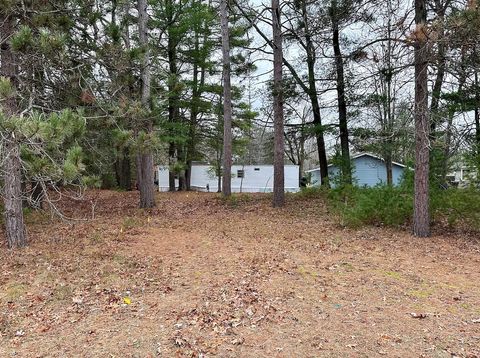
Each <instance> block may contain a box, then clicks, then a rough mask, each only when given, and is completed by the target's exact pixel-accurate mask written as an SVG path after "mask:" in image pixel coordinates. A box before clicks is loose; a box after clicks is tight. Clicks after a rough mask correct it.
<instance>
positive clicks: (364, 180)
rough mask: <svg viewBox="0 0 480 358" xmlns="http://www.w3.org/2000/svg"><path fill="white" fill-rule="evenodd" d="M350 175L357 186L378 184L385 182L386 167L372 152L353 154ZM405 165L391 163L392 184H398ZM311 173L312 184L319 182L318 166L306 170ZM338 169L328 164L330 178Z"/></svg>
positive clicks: (336, 173) (337, 173) (337, 174)
mask: <svg viewBox="0 0 480 358" xmlns="http://www.w3.org/2000/svg"><path fill="white" fill-rule="evenodd" d="M351 160H352V175H353V180H354V183H355V184H356V185H357V186H367V187H372V186H375V185H378V184H382V183H383V184H386V183H387V167H386V165H385V161H384V160H383V159H382V158H380V157H378V156H376V155H373V154H370V153H362V154H357V155H354V156H353V157H352V158H351ZM404 170H405V165H403V164H400V163H396V162H393V163H392V179H393V184H394V185H398V184H399V183H400V180H401V179H402V177H403V172H404ZM307 173H310V175H311V183H312V184H313V185H320V184H321V177H320V168H317V169H312V170H308V171H307ZM339 174H340V169H339V168H338V167H337V166H335V165H333V164H330V165H329V166H328V176H329V178H330V180H332V179H334V178H335V177H338V176H339Z"/></svg>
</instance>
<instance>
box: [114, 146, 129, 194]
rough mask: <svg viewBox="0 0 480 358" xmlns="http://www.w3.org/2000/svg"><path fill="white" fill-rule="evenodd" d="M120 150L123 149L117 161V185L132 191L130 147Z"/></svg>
mask: <svg viewBox="0 0 480 358" xmlns="http://www.w3.org/2000/svg"><path fill="white" fill-rule="evenodd" d="M119 150H121V152H120V155H119V156H117V158H116V161H115V175H116V179H117V185H118V187H119V188H121V189H123V190H126V191H130V190H132V177H131V163H130V150H129V149H128V148H123V149H121V148H119Z"/></svg>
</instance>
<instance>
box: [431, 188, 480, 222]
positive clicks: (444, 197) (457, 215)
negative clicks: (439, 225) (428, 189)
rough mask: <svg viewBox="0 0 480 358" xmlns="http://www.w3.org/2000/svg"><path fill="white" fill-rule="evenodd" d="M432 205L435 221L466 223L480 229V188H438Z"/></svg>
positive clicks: (432, 194)
mask: <svg viewBox="0 0 480 358" xmlns="http://www.w3.org/2000/svg"><path fill="white" fill-rule="evenodd" d="M430 207H431V212H432V218H433V219H434V220H435V221H442V220H446V221H447V222H448V224H449V225H450V226H455V225H465V226H467V227H469V228H470V229H473V230H480V190H478V189H475V188H473V187H470V188H464V189H458V188H450V189H448V190H436V191H433V192H432V193H431V198H430Z"/></svg>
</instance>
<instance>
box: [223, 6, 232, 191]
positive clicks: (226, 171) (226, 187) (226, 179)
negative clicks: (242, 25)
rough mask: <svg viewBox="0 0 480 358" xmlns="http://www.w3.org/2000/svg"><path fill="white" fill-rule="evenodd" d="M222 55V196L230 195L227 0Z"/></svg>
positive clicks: (230, 148)
mask: <svg viewBox="0 0 480 358" xmlns="http://www.w3.org/2000/svg"><path fill="white" fill-rule="evenodd" d="M220 20H221V28H222V54H223V121H224V124H223V185H222V193H223V195H224V196H230V195H231V194H232V87H231V82H230V71H231V68H230V32H229V29H228V0H221V1H220Z"/></svg>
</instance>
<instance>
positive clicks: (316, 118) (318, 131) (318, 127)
mask: <svg viewBox="0 0 480 358" xmlns="http://www.w3.org/2000/svg"><path fill="white" fill-rule="evenodd" d="M237 8H238V10H239V11H240V12H241V13H242V15H243V16H244V17H245V19H247V21H248V22H249V23H250V25H252V27H253V28H254V29H255V30H256V31H257V33H258V34H259V35H260V36H261V37H262V38H263V39H264V40H265V41H266V42H267V43H268V44H269V46H270V47H271V48H272V49H273V48H274V47H275V45H274V44H273V42H272V41H271V40H270V39H269V38H268V37H267V35H265V34H264V33H263V31H262V30H261V29H260V28H259V27H258V25H257V24H256V23H255V21H254V20H253V19H252V18H250V16H249V15H248V14H247V13H246V12H245V11H244V9H243V8H242V7H241V6H239V5H238V3H237ZM304 18H305V17H304ZM305 23H307V22H306V21H305ZM308 48H313V47H312V46H310V47H309V46H307V49H308ZM283 64H284V65H285V66H286V67H287V68H288V70H289V71H290V73H291V74H292V76H293V78H294V79H295V81H296V82H297V83H298V85H299V86H300V87H301V88H302V90H303V92H304V93H305V94H306V95H308V97H309V99H310V102H311V104H312V111H313V121H312V123H313V125H314V129H315V136H316V142H317V143H316V144H317V151H318V161H319V163H320V176H321V178H322V185H328V162H327V152H326V149H325V138H324V135H323V133H324V130H323V126H322V119H321V113H320V105H319V103H318V94H317V90H316V85H315V66H314V65H315V55H314V52H313V53H312V52H309V51H307V64H308V81H309V83H308V86H307V85H306V84H305V83H304V80H303V79H302V78H301V77H300V75H299V74H298V73H297V71H295V68H294V67H293V65H292V64H291V63H290V62H288V60H287V59H286V58H283Z"/></svg>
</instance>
